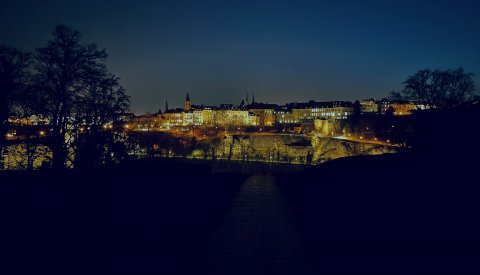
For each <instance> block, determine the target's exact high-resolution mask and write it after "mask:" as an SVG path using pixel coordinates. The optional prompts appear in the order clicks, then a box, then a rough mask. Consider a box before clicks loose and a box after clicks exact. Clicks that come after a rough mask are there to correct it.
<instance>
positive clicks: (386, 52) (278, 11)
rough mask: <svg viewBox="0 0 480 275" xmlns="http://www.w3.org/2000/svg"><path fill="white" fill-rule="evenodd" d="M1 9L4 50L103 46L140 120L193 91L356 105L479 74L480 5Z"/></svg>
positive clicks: (212, 100) (218, 98)
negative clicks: (433, 72) (71, 42)
mask: <svg viewBox="0 0 480 275" xmlns="http://www.w3.org/2000/svg"><path fill="white" fill-rule="evenodd" d="M0 5H1V8H0V15H1V16H0V22H1V24H0V34H1V35H0V44H10V45H12V46H15V47H18V48H20V49H22V50H24V51H33V50H34V49H35V48H37V47H43V46H45V45H46V42H47V41H48V40H50V39H51V37H52V35H51V33H52V31H53V29H54V27H55V25H56V24H66V25H68V26H70V27H72V28H74V29H77V30H78V31H79V32H80V33H81V34H82V40H81V41H82V43H91V42H96V43H97V44H98V45H99V47H100V48H105V49H106V50H107V52H108V54H109V57H108V59H107V64H108V65H109V67H110V68H111V70H112V72H113V73H115V74H116V75H118V76H119V77H121V78H122V79H121V84H122V85H123V86H124V87H125V88H126V90H127V93H128V94H129V95H131V96H132V111H134V112H135V113H145V112H156V111H157V110H158V108H163V107H164V102H165V101H166V100H168V101H169V104H170V105H171V106H181V104H182V100H183V95H184V94H185V93H186V92H190V93H192V94H195V99H196V100H195V101H196V102H208V104H212V105H219V104H221V103H233V104H238V102H237V101H239V99H240V100H241V98H244V97H245V93H246V92H249V93H250V94H252V93H255V95H256V98H257V100H258V101H262V102H269V103H279V104H281V103H286V102H295V101H298V102H301V101H308V100H310V99H313V100H318V101H329V100H348V101H353V100H355V99H361V98H370V97H375V98H382V97H385V96H388V94H389V92H390V91H392V90H398V89H400V88H401V87H402V82H403V81H404V80H405V79H406V78H407V77H408V76H409V75H411V74H413V73H415V72H416V71H418V70H420V69H425V68H431V69H437V68H438V69H447V68H456V67H463V68H465V70H466V71H468V72H473V73H476V74H478V72H480V64H479V58H480V56H479V52H478V50H477V49H478V48H480V38H479V37H478V36H476V35H475V34H476V33H477V32H478V30H479V29H480V23H479V21H478V20H477V19H476V14H475V11H476V10H478V6H479V4H478V3H477V2H475V1H461V3H458V2H455V1H434V2H433V1H422V2H420V3H418V1H389V2H388V3H385V2H382V1H368V2H366V3H356V2H355V1H341V2H338V3H331V4H325V3H320V2H309V1H303V2H295V3H293V2H287V1H279V2H275V3H272V2H266V1H255V2H253V1H252V2H249V1H242V2H240V1H228V2H227V1H205V2H201V3H197V2H193V1H174V2H161V3H158V2H157V3H155V2H153V1H143V2H142V5H138V4H137V3H135V5H134V4H133V3H129V2H116V3H115V5H112V4H111V3H108V2H102V3H97V2H96V1H69V2H68V3H63V2H61V1H53V0H51V1H42V2H41V3H40V2H37V1H28V0H21V1H6V2H3V3H2V4H0ZM25 7H29V8H28V9H26V8H25ZM460 15H461V16H460ZM7 22H15V23H14V24H7ZM19 34H22V35H19ZM474 80H478V76H476V77H474ZM476 82H478V81H476Z"/></svg>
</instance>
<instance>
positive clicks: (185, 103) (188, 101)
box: [183, 93, 192, 111]
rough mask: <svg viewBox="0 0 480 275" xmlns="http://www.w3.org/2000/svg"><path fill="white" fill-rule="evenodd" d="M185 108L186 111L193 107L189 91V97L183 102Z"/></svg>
mask: <svg viewBox="0 0 480 275" xmlns="http://www.w3.org/2000/svg"><path fill="white" fill-rule="evenodd" d="M183 109H185V111H188V110H190V109H192V102H191V101H190V95H189V94H188V93H187V98H186V99H185V102H184V103H183Z"/></svg>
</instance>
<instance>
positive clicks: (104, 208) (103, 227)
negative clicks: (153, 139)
mask: <svg viewBox="0 0 480 275" xmlns="http://www.w3.org/2000/svg"><path fill="white" fill-rule="evenodd" d="M475 169H477V168H476V165H475V163H472V162H468V161H449V162H445V161H442V160H440V159H437V160H435V159H434V158H430V159H428V160H427V159H421V158H419V157H418V156H415V157H413V156H379V157H356V158H350V159H342V160H337V161H333V162H330V163H327V164H325V165H322V166H317V167H313V168H310V169H308V170H306V171H303V172H295V173H293V174H288V173H286V170H288V166H285V167H284V168H282V167H281V168H280V169H279V168H278V167H275V168H274V169H272V170H270V171H273V172H274V173H269V170H268V169H265V167H263V168H262V169H259V170H258V172H257V173H253V172H254V169H253V170H252V169H247V171H249V173H253V174H245V173H236V172H229V173H211V172H210V171H211V168H210V167H209V166H205V165H201V164H186V163H176V162H163V161H162V162H155V161H153V162H140V163H131V164H129V165H125V166H122V167H115V168H110V169H101V170H76V171H66V172H63V173H53V172H48V171H47V172H35V173H22V172H19V173H15V172H9V173H4V174H3V175H0V183H1V186H0V188H1V192H0V194H1V201H2V228H3V229H4V230H2V231H3V233H1V234H2V237H1V240H2V246H1V247H2V248H1V250H3V251H2V252H4V254H5V255H7V256H6V257H3V259H2V261H3V262H4V264H2V267H1V268H2V269H5V270H6V269H7V268H8V269H9V270H8V273H5V272H1V273H2V274H24V273H25V272H29V273H30V274H33V273H31V272H34V273H35V274H40V273H42V274H43V273H46V274H48V273H50V274H52V273H61V274H72V273H82V274H88V273H104V274H109V273H115V274H118V273H128V274H320V273H325V274H332V273H356V274H357V273H370V274H371V273H381V274H385V273H388V274H405V273H408V274H425V273H439V272H442V273H445V272H448V273H456V274H459V273H472V274H474V273H476V274H478V271H479V268H478V266H476V265H474V264H475V263H476V260H478V259H479V258H480V250H479V248H478V247H480V246H479V244H480V236H479V233H478V232H480V227H479V226H478V212H479V210H480V207H479V206H480V200H479V199H478V197H479V190H480V188H478V183H477V180H478V179H475V178H472V176H475V175H477V174H478V173H477V172H476V170H475ZM295 170H298V169H297V168H295ZM5 229H6V230H5Z"/></svg>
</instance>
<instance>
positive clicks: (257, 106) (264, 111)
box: [245, 102, 278, 126]
mask: <svg viewBox="0 0 480 275" xmlns="http://www.w3.org/2000/svg"><path fill="white" fill-rule="evenodd" d="M245 108H247V109H248V111H249V112H251V113H253V114H255V115H256V116H257V117H258V121H257V125H258V126H273V125H275V109H276V108H278V105H277V104H268V103H257V102H252V104H249V105H247V106H245Z"/></svg>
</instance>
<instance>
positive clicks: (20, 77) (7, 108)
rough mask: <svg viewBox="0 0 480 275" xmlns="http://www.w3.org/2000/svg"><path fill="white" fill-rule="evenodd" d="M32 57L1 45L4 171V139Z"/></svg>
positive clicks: (0, 136) (0, 124)
mask: <svg viewBox="0 0 480 275" xmlns="http://www.w3.org/2000/svg"><path fill="white" fill-rule="evenodd" d="M29 64H30V55H29V54H27V53H23V52H21V51H19V50H17V49H14V48H12V47H9V46H4V45H0V169H3V151H4V145H5V143H4V139H5V134H6V131H7V124H8V118H9V116H10V115H11V113H12V107H13V103H14V99H15V97H16V96H17V95H18V93H19V92H20V91H21V90H22V89H24V83H26V79H27V78H28V76H29V74H28V71H27V68H28V66H29Z"/></svg>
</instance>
